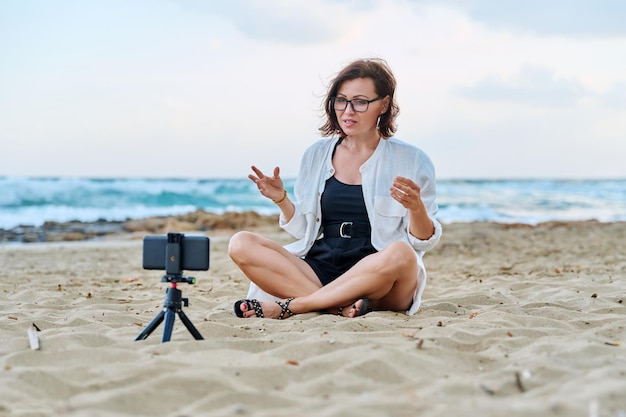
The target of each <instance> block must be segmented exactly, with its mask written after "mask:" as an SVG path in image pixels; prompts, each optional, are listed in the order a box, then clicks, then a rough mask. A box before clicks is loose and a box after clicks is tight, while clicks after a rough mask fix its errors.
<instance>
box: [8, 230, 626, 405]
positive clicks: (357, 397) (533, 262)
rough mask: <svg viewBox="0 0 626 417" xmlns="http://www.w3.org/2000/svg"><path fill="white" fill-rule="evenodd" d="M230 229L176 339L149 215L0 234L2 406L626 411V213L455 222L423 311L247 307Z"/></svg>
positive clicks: (215, 242) (219, 235) (434, 264)
mask: <svg viewBox="0 0 626 417" xmlns="http://www.w3.org/2000/svg"><path fill="white" fill-rule="evenodd" d="M259 230H260V231H261V232H262V233H263V234H265V235H268V236H272V237H274V238H276V239H277V240H279V241H281V242H285V243H286V242H288V241H290V239H289V237H288V236H286V235H285V234H284V233H283V232H281V231H280V230H279V229H277V228H276V227H259ZM232 233H233V230H220V231H218V232H215V233H211V232H209V233H207V235H208V236H209V237H210V238H211V265H210V269H209V271H198V272H195V273H193V274H192V273H191V272H190V273H189V275H193V276H195V277H196V278H197V283H196V284H195V285H187V284H180V285H179V288H180V289H182V291H183V296H184V297H188V298H189V306H187V307H184V311H185V312H186V314H187V316H188V317H189V318H190V320H191V321H192V322H193V323H194V325H195V326H196V327H197V328H198V330H199V331H200V333H201V334H202V335H203V336H204V340H201V341H196V340H194V339H193V337H192V336H191V334H190V333H189V332H188V331H187V330H186V328H185V327H184V325H183V323H182V322H181V321H180V319H179V318H178V317H177V318H176V321H175V323H174V331H173V334H172V340H171V341H170V342H169V343H161V335H162V332H163V325H161V326H159V327H158V328H157V329H156V330H155V332H154V333H153V334H152V335H150V336H149V337H148V338H147V339H146V340H143V341H138V342H135V341H134V339H135V337H137V335H138V334H139V333H140V332H141V330H142V329H143V328H144V327H145V326H146V325H147V324H148V323H149V322H150V320H152V318H153V317H154V316H155V315H156V314H157V313H158V312H159V311H160V310H161V309H162V305H163V301H164V294H165V289H166V288H167V286H168V285H167V284H166V283H162V282H161V276H162V272H161V271H148V270H143V269H142V266H141V260H142V241H141V237H142V233H141V231H138V232H135V233H133V234H128V235H123V236H116V237H109V238H102V239H99V240H97V241H85V242H66V243H33V244H18V245H16V244H4V245H0V266H1V269H0V294H1V297H2V302H1V303H0V416H20V417H26V416H28V417H34V416H233V415H241V416H343V417H346V416H378V417H379V416H399V417H403V416H507V417H511V416H590V417H596V416H615V417H618V416H619V417H624V416H626V330H625V326H626V306H625V305H624V303H625V301H624V299H625V297H626V256H625V255H624V252H625V250H624V246H625V244H626V224H625V223H613V224H603V223H597V222H579V223H551V224H543V225H539V226H536V227H530V226H524V225H498V224H492V223H469V224H449V225H444V237H443V239H442V241H441V242H440V244H439V245H438V247H437V248H436V249H434V250H433V251H431V252H429V253H428V254H427V255H426V256H425V258H424V259H425V263H426V266H427V268H428V272H429V282H428V286H427V288H426V291H425V293H424V298H423V304H422V308H421V310H420V312H419V313H418V314H417V315H415V316H411V317H409V316H406V315H404V314H403V313H395V312H373V313H370V314H368V315H366V316H364V317H359V318H356V319H347V318H340V317H336V316H332V315H320V314H313V313H311V314H303V315H298V316H295V317H293V318H289V319H287V320H284V321H276V320H268V319H250V320H244V319H238V318H236V317H235V315H234V314H233V312H232V306H233V303H234V301H236V300H237V299H240V298H243V297H244V296H245V294H246V290H247V286H248V282H247V279H246V278H245V277H244V276H243V274H242V273H241V272H240V271H239V270H238V269H237V268H236V267H235V266H234V264H233V263H232V261H230V259H229V258H228V256H227V254H226V247H227V244H228V239H229V237H230V236H231V235H232ZM187 272H189V271H187ZM32 323H34V324H35V325H36V326H37V327H38V328H39V329H40V331H38V332H36V333H37V335H38V337H39V341H40V349H39V350H31V349H30V347H29V339H28V335H27V333H28V328H29V326H31V324H32Z"/></svg>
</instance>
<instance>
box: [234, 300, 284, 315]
mask: <svg viewBox="0 0 626 417" xmlns="http://www.w3.org/2000/svg"><path fill="white" fill-rule="evenodd" d="M242 304H245V305H246V306H248V310H247V311H250V310H254V314H255V315H256V316H257V317H259V318H262V317H263V310H262V309H261V303H259V301H258V300H239V301H237V302H236V303H235V306H234V308H235V315H236V316H237V317H240V318H243V317H244V315H243V313H244V312H243V311H241V305H242ZM287 305H289V304H287ZM281 307H282V306H281Z"/></svg>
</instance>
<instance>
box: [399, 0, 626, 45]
mask: <svg viewBox="0 0 626 417" xmlns="http://www.w3.org/2000/svg"><path fill="white" fill-rule="evenodd" d="M408 1H410V2H412V3H415V4H423V5H437V6H451V7H454V8H459V9H461V10H463V11H464V12H465V13H466V14H467V15H468V16H469V17H470V18H472V19H474V20H476V21H479V22H482V23H484V24H486V25H487V26H492V27H496V28H501V29H505V30H512V31H530V32H535V33H537V34H539V35H564V36H572V37H624V36H626V24H624V22H626V2H624V1H622V0H593V1H590V0H550V1H546V0H525V1H519V0H498V1H493V0H408Z"/></svg>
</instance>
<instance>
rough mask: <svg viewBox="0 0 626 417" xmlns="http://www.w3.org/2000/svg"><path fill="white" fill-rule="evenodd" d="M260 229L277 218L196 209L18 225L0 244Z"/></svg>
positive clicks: (2, 234)
mask: <svg viewBox="0 0 626 417" xmlns="http://www.w3.org/2000/svg"><path fill="white" fill-rule="evenodd" d="M259 227H261V228H265V227H268V228H272V227H276V228H278V215H260V214H258V213H256V212H254V211H247V212H227V213H224V214H215V213H208V212H205V211H203V210H197V211H194V212H191V213H187V214H183V215H179V216H161V217H148V218H145V219H128V220H125V221H108V220H103V219H101V220H97V221H95V222H81V221H77V220H74V221H69V222H53V221H49V222H45V223H44V224H43V225H41V226H32V225H20V226H17V227H14V228H12V229H8V230H5V229H0V243H34V242H73V241H81V240H92V239H97V238H101V237H105V236H114V235H124V234H132V233H141V232H146V233H151V234H164V233H168V232H174V231H176V232H192V231H199V232H209V231H227V230H244V229H249V228H259Z"/></svg>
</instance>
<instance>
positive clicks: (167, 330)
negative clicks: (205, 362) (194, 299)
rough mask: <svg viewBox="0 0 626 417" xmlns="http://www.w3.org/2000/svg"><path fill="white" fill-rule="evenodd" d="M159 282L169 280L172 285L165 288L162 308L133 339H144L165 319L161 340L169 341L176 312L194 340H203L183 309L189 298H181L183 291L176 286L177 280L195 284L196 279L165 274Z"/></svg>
mask: <svg viewBox="0 0 626 417" xmlns="http://www.w3.org/2000/svg"><path fill="white" fill-rule="evenodd" d="M161 282H171V283H172V286H171V287H170V288H168V289H167V290H165V301H164V302H163V310H161V311H160V312H159V314H157V315H156V317H154V318H153V319H152V321H151V322H150V323H149V324H148V325H147V326H146V328H145V329H143V331H142V332H141V333H139V336H137V338H136V339H135V341H137V340H145V339H146V338H147V337H148V336H150V334H151V333H152V332H153V331H154V330H155V329H156V328H157V327H159V324H161V323H162V322H163V319H165V327H164V328H163V337H162V338H161V342H169V341H170V339H171V337H172V330H173V329H174V320H175V319H176V314H178V317H180V321H182V322H183V324H184V325H185V327H186V328H187V330H189V333H191V335H192V336H193V337H194V338H195V339H196V340H204V338H203V337H202V335H201V334H200V332H199V331H198V330H197V329H196V328H195V327H194V325H193V323H192V322H191V320H189V317H187V315H186V314H185V312H184V311H183V307H182V306H183V305H184V306H185V307H187V306H188V305H189V299H188V298H183V292H182V291H181V290H179V289H178V288H176V284H177V283H179V282H186V283H188V284H195V282H196V279H195V278H193V277H184V276H182V275H178V274H177V275H165V276H163V278H162V279H161Z"/></svg>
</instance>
